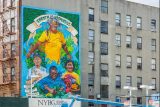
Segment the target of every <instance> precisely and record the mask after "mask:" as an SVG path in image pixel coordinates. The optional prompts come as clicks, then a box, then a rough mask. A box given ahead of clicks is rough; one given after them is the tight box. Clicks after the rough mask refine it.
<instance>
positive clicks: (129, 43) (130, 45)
mask: <svg viewBox="0 0 160 107" xmlns="http://www.w3.org/2000/svg"><path fill="white" fill-rule="evenodd" d="M126 47H127V48H131V47H132V43H131V35H127V36H126Z"/></svg>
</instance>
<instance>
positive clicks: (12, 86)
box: [0, 0, 20, 97]
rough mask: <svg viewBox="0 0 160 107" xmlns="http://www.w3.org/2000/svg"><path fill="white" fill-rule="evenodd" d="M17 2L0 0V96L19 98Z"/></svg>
mask: <svg viewBox="0 0 160 107" xmlns="http://www.w3.org/2000/svg"><path fill="white" fill-rule="evenodd" d="M18 28H19V2H18V1H17V0H0V44H1V45H0V96H5V97H7V96H12V97H15V96H19V90H20V88H19V79H20V77H19V76H20V74H19V69H20V67H19V29H18Z"/></svg>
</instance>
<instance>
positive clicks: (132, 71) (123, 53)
mask: <svg viewBox="0 0 160 107" xmlns="http://www.w3.org/2000/svg"><path fill="white" fill-rule="evenodd" d="M20 4H21V5H22V6H23V5H25V6H32V7H39V8H49V9H55V10H61V11H66V12H79V13H80V26H81V28H80V29H81V35H80V45H81V46H80V58H81V85H82V86H81V95H82V97H84V98H93V99H102V100H111V101H115V100H116V99H117V98H120V99H121V101H122V102H123V101H125V99H126V97H125V96H128V95H129V93H128V91H127V90H124V89H123V87H124V86H133V87H138V90H137V91H133V95H134V96H135V98H133V102H134V104H137V103H138V104H145V97H144V96H145V90H144V89H140V85H142V84H145V85H152V86H153V87H154V89H152V90H150V91H149V94H153V93H157V92H159V70H160V68H159V61H160V59H159V8H157V7H152V6H147V5H142V4H137V3H133V2H129V1H126V0H23V1H22V2H21V3H20ZM86 90H88V91H86ZM87 106H88V107H94V106H97V105H93V104H92V103H85V104H84V105H82V107H87ZM103 106H104V105H103ZM104 107H105V106H104Z"/></svg>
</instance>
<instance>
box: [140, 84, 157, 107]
mask: <svg viewBox="0 0 160 107" xmlns="http://www.w3.org/2000/svg"><path fill="white" fill-rule="evenodd" d="M140 88H144V89H146V107H148V92H149V90H151V89H154V87H153V86H149V85H140Z"/></svg>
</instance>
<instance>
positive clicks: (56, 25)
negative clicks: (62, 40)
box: [50, 21, 58, 31]
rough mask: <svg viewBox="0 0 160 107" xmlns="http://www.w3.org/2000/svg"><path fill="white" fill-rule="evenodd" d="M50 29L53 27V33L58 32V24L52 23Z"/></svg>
mask: <svg viewBox="0 0 160 107" xmlns="http://www.w3.org/2000/svg"><path fill="white" fill-rule="evenodd" d="M50 27H51V30H53V31H55V30H57V27H58V22H54V21H53V22H52V23H51V25H50Z"/></svg>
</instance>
